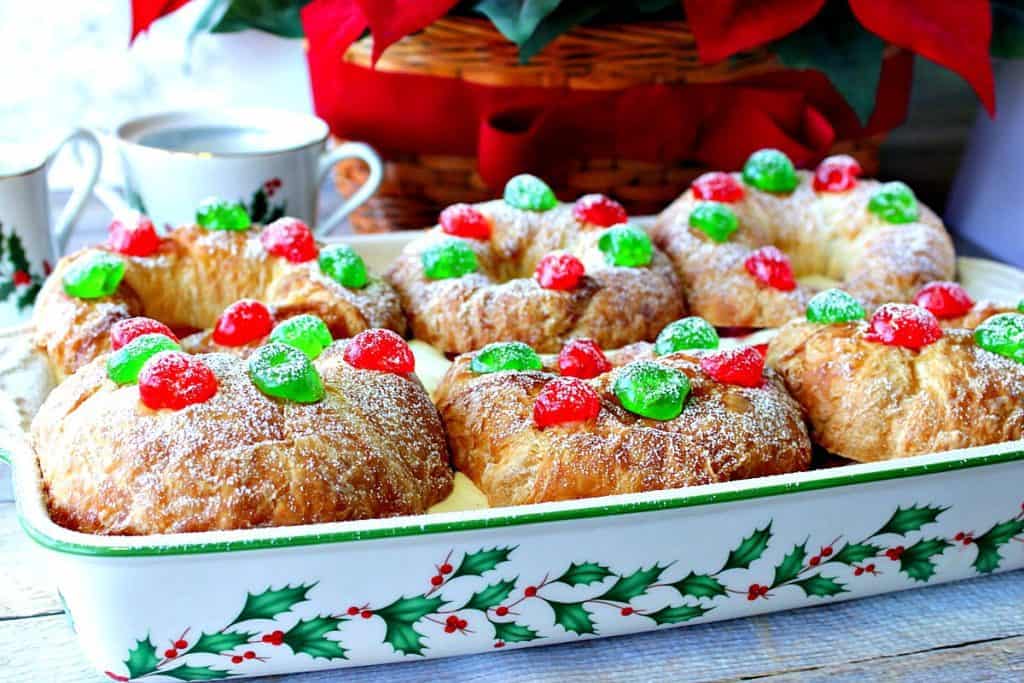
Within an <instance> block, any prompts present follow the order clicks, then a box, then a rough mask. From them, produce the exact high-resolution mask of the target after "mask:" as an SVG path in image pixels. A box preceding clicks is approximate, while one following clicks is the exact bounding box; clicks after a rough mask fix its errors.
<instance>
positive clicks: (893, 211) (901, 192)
mask: <svg viewBox="0 0 1024 683" xmlns="http://www.w3.org/2000/svg"><path fill="white" fill-rule="evenodd" d="M868 211H870V212H871V213H873V214H875V215H876V216H878V217H879V218H881V219H882V220H884V221H886V222H888V223H913V222H914V221H916V220H917V216H918V211H917V197H915V196H914V191H913V190H911V189H910V188H909V187H907V184H906V183H901V182H900V181H898V180H894V181H893V182H891V183H884V184H883V185H882V186H881V187H879V188H878V189H877V190H876V191H875V194H873V195H872V196H871V199H869V200H868Z"/></svg>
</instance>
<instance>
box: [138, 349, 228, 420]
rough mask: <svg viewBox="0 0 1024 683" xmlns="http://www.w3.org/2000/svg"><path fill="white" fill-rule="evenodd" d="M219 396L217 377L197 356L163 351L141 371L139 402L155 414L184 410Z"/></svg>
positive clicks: (147, 362) (151, 359)
mask: <svg viewBox="0 0 1024 683" xmlns="http://www.w3.org/2000/svg"><path fill="white" fill-rule="evenodd" d="M216 393H217V377H216V375H214V374H213V371H212V370H210V368H208V367H206V365H205V364H203V362H202V361H201V360H199V359H198V358H196V357H194V356H189V355H186V354H184V353H181V352H178V351H162V352H160V353H158V354H156V355H155V356H153V357H152V358H150V359H149V360H148V361H146V364H145V365H143V366H142V370H140V371H139V399H141V400H142V402H143V404H145V405H146V406H147V407H149V408H152V409H153V410H161V409H164V408H167V409H170V410H181V409H182V408H184V407H186V406H190V405H192V404H194V403H203V402H204V401H207V400H209V399H210V398H211V397H212V396H213V395H214V394H216Z"/></svg>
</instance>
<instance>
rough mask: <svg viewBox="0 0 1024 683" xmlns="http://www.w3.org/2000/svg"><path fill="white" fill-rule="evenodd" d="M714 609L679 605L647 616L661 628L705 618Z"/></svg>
mask: <svg viewBox="0 0 1024 683" xmlns="http://www.w3.org/2000/svg"><path fill="white" fill-rule="evenodd" d="M713 609H714V608H713V607H701V606H700V605H679V606H678V607H663V608H662V609H660V610H658V611H657V612H651V613H650V614H647V615H646V616H648V617H650V618H651V619H654V621H655V623H657V624H658V625H659V626H661V625H662V624H681V623H683V622H684V621H690V620H691V619H696V618H697V617H701V616H704V615H705V614H707V613H708V612H710V611H711V610H713Z"/></svg>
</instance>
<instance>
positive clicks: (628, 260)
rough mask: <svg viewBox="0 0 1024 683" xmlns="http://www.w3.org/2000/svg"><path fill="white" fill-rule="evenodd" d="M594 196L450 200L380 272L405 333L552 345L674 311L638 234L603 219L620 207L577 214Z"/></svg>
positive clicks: (461, 347)
mask: <svg viewBox="0 0 1024 683" xmlns="http://www.w3.org/2000/svg"><path fill="white" fill-rule="evenodd" d="M514 180H515V179H513V181H514ZM534 180H536V179H534ZM537 182H539V181H537ZM595 197H597V196H594V195H591V196H588V197H587V198H584V199H582V200H580V202H577V203H576V205H574V206H573V205H558V206H555V205H554V204H553V203H552V204H551V205H550V208H548V209H546V210H525V209H519V208H515V207H514V206H511V205H509V203H508V202H507V201H502V200H498V201H491V202H486V203H483V204H477V205H475V206H472V207H471V206H467V205H456V206H455V207H451V208H450V209H449V210H448V211H446V213H445V214H442V224H441V225H440V226H437V227H434V228H432V229H430V230H428V231H427V232H426V233H425V234H424V235H422V236H421V237H418V238H417V239H416V240H414V241H413V242H412V243H410V244H409V245H408V246H407V247H406V249H405V250H404V251H403V253H402V255H401V256H400V257H399V258H398V260H397V261H396V262H395V264H394V265H393V266H392V267H391V269H390V271H389V272H388V274H387V277H388V279H389V280H390V281H391V283H392V284H393V285H394V286H395V288H396V289H397V290H398V292H399V294H400V295H401V298H402V306H403V308H404V309H405V312H406V315H407V316H408V318H409V322H410V325H411V327H412V330H413V334H414V336H415V337H416V338H417V339H422V340H424V341H426V342H427V343H429V344H431V345H433V346H435V347H437V348H439V349H441V350H442V351H444V352H447V353H461V352H464V351H470V350H473V349H477V348H480V347H482V346H484V345H485V344H488V343H491V342H496V341H507V340H516V341H521V342H524V343H527V344H530V345H531V346H533V347H534V348H536V349H539V350H541V351H544V352H553V351H556V350H558V348H559V347H560V346H561V345H562V343H563V342H565V341H566V340H568V339H571V338H573V337H577V336H585V337H590V338H593V339H595V340H596V341H597V342H598V343H600V344H601V345H602V346H604V347H608V348H615V347H619V346H623V345H624V344H628V343H631V342H635V341H640V340H650V339H653V338H654V337H655V336H656V335H657V334H658V331H659V330H660V329H661V328H662V327H664V326H665V325H666V324H667V323H669V322H671V321H672V320H675V319H676V318H679V317H681V316H682V315H683V314H684V312H685V304H684V301H683V297H682V294H681V292H680V290H679V283H678V280H677V279H676V276H675V273H674V272H673V270H672V266H671V264H670V263H669V262H668V259H667V258H666V257H665V255H664V254H662V253H661V252H660V251H658V250H656V249H652V248H651V245H650V241H649V238H648V237H647V236H646V234H645V233H643V231H641V230H640V229H639V228H631V227H630V228H627V226H625V225H615V226H614V227H611V228H609V227H608V226H609V225H612V222H611V221H620V220H621V221H624V220H625V212H624V211H622V212H621V214H620V215H614V212H613V215H612V216H611V217H610V218H609V217H608V215H607V214H606V213H605V214H601V215H597V214H592V215H591V217H590V218H588V219H584V218H585V217H586V216H587V215H588V214H587V213H586V212H585V211H582V210H580V208H579V207H580V206H581V205H582V206H584V207H585V208H586V207H588V206H590V207H592V206H593V205H595V204H596V205H599V206H600V205H601V204H602V203H603V202H607V203H611V204H614V203H613V202H611V200H608V199H607V198H604V197H598V198H596V199H595ZM551 202H554V197H553V195H552V196H551ZM588 202H589V203H588ZM615 206H617V205H615ZM618 209H619V211H621V207H618ZM452 211H454V213H455V214H456V215H457V216H458V218H457V219H450V218H449V217H448V216H450V215H452V214H451V213H449V212H452ZM446 214H447V216H446ZM466 215H469V216H471V218H469V219H467V218H465V216H466ZM580 216H583V217H584V218H581V217H580ZM591 221H601V223H596V222H591ZM466 224H471V225H472V226H474V227H478V226H479V229H478V230H469V229H467V228H465V225H466ZM609 233H611V234H609ZM470 235H472V236H470ZM602 239H603V242H602ZM602 245H603V247H602ZM645 249H646V251H644V250H645ZM616 259H618V260H616ZM425 263H429V264H430V268H427V267H425V265H424V264H425ZM615 263H618V264H619V265H614V264H615ZM446 265H452V266H454V268H450V269H444V268H443V266H446ZM584 270H585V274H583V271H584ZM428 271H429V272H428ZM428 275H430V276H428Z"/></svg>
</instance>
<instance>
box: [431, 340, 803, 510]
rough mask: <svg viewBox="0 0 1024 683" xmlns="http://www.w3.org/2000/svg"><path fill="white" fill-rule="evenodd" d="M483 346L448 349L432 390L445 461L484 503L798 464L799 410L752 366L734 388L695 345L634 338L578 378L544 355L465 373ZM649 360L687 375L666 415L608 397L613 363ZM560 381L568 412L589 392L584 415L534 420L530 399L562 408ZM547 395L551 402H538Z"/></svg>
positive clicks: (615, 375) (668, 484)
mask: <svg viewBox="0 0 1024 683" xmlns="http://www.w3.org/2000/svg"><path fill="white" fill-rule="evenodd" d="M493 348H494V347H486V348H485V349H484V350H483V351H481V352H478V353H476V354H464V355H462V356H459V357H458V358H457V359H456V360H455V362H454V363H453V365H452V366H451V368H450V369H449V370H448V373H447V374H446V375H445V377H444V379H443V380H442V383H441V385H440V387H439V388H438V389H437V391H436V392H435V399H436V402H437V405H438V408H439V409H440V411H441V415H442V417H443V419H444V421H445V427H446V429H447V432H448V439H449V444H450V446H451V450H452V455H453V461H454V463H455V465H456V467H457V469H458V470H459V471H461V472H463V473H465V474H466V475H467V476H469V477H470V479H472V480H473V482H474V483H475V484H476V485H477V486H478V487H479V488H480V489H481V490H482V491H483V492H484V493H485V495H486V496H487V498H488V500H489V501H490V503H491V505H519V504H524V503H538V502H546V501H556V500H571V499H576V498H588V497H594V496H604V495H611V494H618V493H634V492H640V491H652V490H657V489H671V488H677V487H682V486H694V485H699V484H710V483H714V482H722V481H729V480H733V479H744V478H748V477H758V476H765V475H771V474H779V473H783V472H794V471H799V470H805V469H807V467H808V466H809V464H810V461H811V444H810V441H809V439H808V436H807V431H806V428H805V426H804V422H803V417H802V415H801V413H800V409H799V407H798V406H797V405H796V403H795V402H794V401H793V399H792V398H790V396H789V395H788V394H787V393H786V391H785V389H784V388H783V386H782V382H781V381H780V380H779V378H778V377H777V376H776V375H775V373H773V372H772V371H771V370H765V371H764V374H763V376H762V377H761V384H760V386H757V387H755V388H749V387H743V386H735V385H730V384H725V383H721V382H718V381H715V380H714V379H712V378H711V377H709V376H708V375H707V374H706V373H705V372H704V371H703V370H702V369H701V364H700V363H701V361H700V358H701V356H700V355H699V353H700V352H692V353H691V352H677V353H673V354H670V355H666V356H661V357H655V356H654V354H653V352H652V347H651V345H650V344H635V345H632V346H629V347H626V348H624V349H623V350H622V351H621V352H614V351H613V352H610V353H609V354H608V359H607V360H608V361H609V365H608V366H606V367H610V369H607V370H606V371H605V372H602V373H601V374H599V375H597V376H596V377H593V378H592V379H587V380H580V379H573V378H567V377H558V375H557V374H556V372H557V370H555V368H556V367H557V366H556V365H555V361H554V360H553V359H552V358H545V359H544V368H545V369H544V370H542V371H539V370H538V371H521V372H516V371H497V372H490V373H485V374H479V373H477V372H475V371H474V369H473V364H474V360H475V359H477V360H478V361H479V359H478V358H477V357H478V356H480V355H481V354H485V353H488V352H489V351H491V350H492V349H493ZM750 350H752V349H750ZM755 353H756V352H755ZM620 356H621V357H620ZM758 358H760V356H758ZM485 365H486V363H485ZM650 366H655V367H656V370H655V372H663V371H662V370H657V368H662V369H664V371H667V373H668V374H669V376H677V375H678V374H679V373H681V374H682V375H684V376H685V377H686V378H687V379H688V383H689V386H690V392H689V396H688V398H686V399H685V403H684V404H683V407H682V411H681V412H680V413H678V415H677V416H676V417H674V418H669V419H652V418H650V417H643V416H642V415H640V414H637V413H635V412H631V410H627V409H626V408H625V407H624V403H623V402H622V400H620V398H619V395H618V393H617V390H619V389H621V388H623V387H624V386H626V385H630V380H623V381H621V382H619V381H618V380H619V379H620V377H621V376H622V375H623V373H633V372H634V371H636V372H637V374H635V375H630V377H631V378H633V379H636V378H637V377H641V381H646V380H643V379H642V376H643V375H644V373H646V372H647V371H648V369H649V368H650ZM758 372H759V373H760V370H758ZM560 383H561V384H568V385H569V387H570V389H572V390H571V391H569V393H568V394H567V395H568V396H569V397H570V399H571V400H570V401H569V404H568V409H569V410H579V407H580V406H581V405H585V404H586V401H587V400H590V399H592V400H594V401H595V402H596V404H595V405H594V411H593V412H592V413H591V415H594V414H595V413H596V417H592V418H591V419H587V420H585V421H575V422H566V423H562V424H553V425H551V426H544V427H540V426H538V424H539V423H538V420H540V418H539V417H538V415H537V413H536V412H535V411H537V410H538V407H537V406H538V403H539V402H540V403H542V404H543V405H544V406H545V407H547V408H548V409H549V411H548V412H547V413H545V414H547V415H550V414H551V412H550V410H555V411H556V412H557V410H560V409H565V408H566V406H565V405H562V406H558V404H557V397H558V396H562V398H565V396H566V394H562V393H560V391H561V389H560V388H559V387H558V386H557V385H559V384H560ZM579 383H583V384H585V385H586V387H589V389H587V388H585V389H584V390H583V392H582V396H581V397H577V394H575V393H573V391H574V390H575V389H578V387H579ZM649 388H650V387H649ZM652 391H657V389H653V390H652ZM542 395H543V396H544V398H541V397H542ZM551 396H555V397H556V403H555V406H556V407H555V408H551V405H552V404H551V403H550V402H546V403H545V401H546V400H547V399H550V398H551ZM587 396H590V399H588V398H587ZM573 397H577V398H573ZM641 398H642V397H641ZM627 400H631V399H627ZM630 405H631V409H633V410H646V408H639V407H638V406H637V405H634V404H630ZM662 417H664V415H663V416H662Z"/></svg>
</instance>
